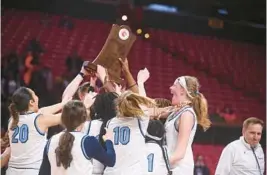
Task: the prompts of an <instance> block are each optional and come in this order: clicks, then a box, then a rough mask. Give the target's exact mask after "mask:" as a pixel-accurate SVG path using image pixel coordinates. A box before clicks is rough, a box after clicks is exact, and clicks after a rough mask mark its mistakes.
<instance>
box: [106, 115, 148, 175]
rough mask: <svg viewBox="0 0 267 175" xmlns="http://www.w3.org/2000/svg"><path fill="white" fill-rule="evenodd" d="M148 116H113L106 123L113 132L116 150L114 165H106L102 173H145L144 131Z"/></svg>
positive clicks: (129, 174)
mask: <svg viewBox="0 0 267 175" xmlns="http://www.w3.org/2000/svg"><path fill="white" fill-rule="evenodd" d="M148 121H149V118H148V117H142V119H141V118H139V119H138V118H136V117H127V118H126V117H125V118H118V117H115V118H113V119H111V120H110V121H109V122H108V123H107V128H108V129H111V130H112V131H113V134H114V139H113V140H112V141H113V144H114V149H115V152H116V164H115V166H114V167H106V169H105V171H104V175H125V174H127V175H136V174H138V175H144V174H146V170H147V168H146V167H145V166H146V144H145V138H144V135H145V132H146V130H147V125H148Z"/></svg>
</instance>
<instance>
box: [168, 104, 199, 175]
mask: <svg viewBox="0 0 267 175" xmlns="http://www.w3.org/2000/svg"><path fill="white" fill-rule="evenodd" d="M185 111H189V112H191V113H192V114H193V116H194V119H195V123H194V126H193V128H192V130H191V133H190V137H189V141H188V145H187V148H186V152H185V156H184V158H183V159H182V160H180V161H179V162H178V163H176V164H175V165H173V166H172V167H171V168H172V170H173V175H176V174H179V175H180V174H181V175H183V174H186V175H193V173H194V157H193V151H192V143H193V140H194V137H195V133H196V129H197V118H196V114H195V112H194V110H193V108H192V107H189V106H185V107H183V108H181V109H180V110H179V111H178V112H173V113H172V114H170V115H169V116H168V118H167V120H166V123H165V129H166V141H167V148H168V151H169V154H170V155H169V157H170V156H171V155H172V154H173V153H174V151H175V148H176V144H177V141H178V142H179V140H178V129H177V122H179V117H180V116H181V115H182V114H183V113H184V112H185ZM176 172H177V173H176Z"/></svg>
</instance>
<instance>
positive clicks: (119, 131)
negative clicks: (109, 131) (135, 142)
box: [113, 126, 131, 145]
mask: <svg viewBox="0 0 267 175" xmlns="http://www.w3.org/2000/svg"><path fill="white" fill-rule="evenodd" d="M113 132H114V145H119V143H121V144H122V145H127V144H128V143H129V141H130V133H131V130H130V128H129V127H128V126H123V127H119V126H118V127H116V128H114V129H113Z"/></svg>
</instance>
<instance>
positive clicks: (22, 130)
mask: <svg viewBox="0 0 267 175" xmlns="http://www.w3.org/2000/svg"><path fill="white" fill-rule="evenodd" d="M13 131H14V133H13V135H12V143H18V142H19V141H20V142H21V143H26V142H27V141H28V137H29V128H28V126H27V125H25V124H23V125H22V126H21V127H18V126H16V127H15V128H14V129H13ZM17 136H18V137H17Z"/></svg>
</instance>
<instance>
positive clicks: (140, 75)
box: [137, 68, 150, 84]
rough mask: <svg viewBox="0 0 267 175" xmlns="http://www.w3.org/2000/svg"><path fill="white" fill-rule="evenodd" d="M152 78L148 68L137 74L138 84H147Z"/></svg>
mask: <svg viewBox="0 0 267 175" xmlns="http://www.w3.org/2000/svg"><path fill="white" fill-rule="evenodd" d="M149 77H150V73H149V71H148V69H147V68H144V69H143V70H140V71H139V72H138V74H137V83H138V84H140V83H145V82H146V81H147V79H148V78H149Z"/></svg>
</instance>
